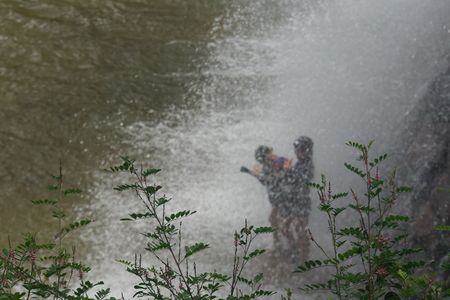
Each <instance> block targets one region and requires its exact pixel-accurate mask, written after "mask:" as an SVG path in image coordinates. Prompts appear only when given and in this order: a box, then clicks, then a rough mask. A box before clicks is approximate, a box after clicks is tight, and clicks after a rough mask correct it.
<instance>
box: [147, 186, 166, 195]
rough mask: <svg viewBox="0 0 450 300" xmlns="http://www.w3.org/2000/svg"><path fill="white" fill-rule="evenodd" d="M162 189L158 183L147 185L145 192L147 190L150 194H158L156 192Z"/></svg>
mask: <svg viewBox="0 0 450 300" xmlns="http://www.w3.org/2000/svg"><path fill="white" fill-rule="evenodd" d="M160 189H162V186H160V185H157V186H147V187H146V188H145V192H146V193H147V194H148V195H153V194H156V192H157V191H159V190H160Z"/></svg>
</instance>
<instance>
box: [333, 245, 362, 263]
mask: <svg viewBox="0 0 450 300" xmlns="http://www.w3.org/2000/svg"><path fill="white" fill-rule="evenodd" d="M361 253H363V249H362V247H361V246H354V247H352V248H350V249H348V250H347V251H344V252H342V253H339V254H338V258H339V260H341V261H345V260H347V259H349V258H351V257H353V256H355V255H358V254H361Z"/></svg>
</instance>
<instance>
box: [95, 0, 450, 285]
mask: <svg viewBox="0 0 450 300" xmlns="http://www.w3.org/2000/svg"><path fill="white" fill-rule="evenodd" d="M448 15H450V3H449V2H448V1H447V0H436V1H432V2H431V1H419V0H397V1H392V0H389V1H388V0H382V1H351V0H346V1H339V2H336V3H330V2H327V1H309V2H303V3H297V2H296V1H274V2H271V1H261V2H259V1H258V2H256V3H249V2H240V3H234V2H231V4H230V6H229V9H228V10H227V11H225V12H224V14H223V16H222V17H219V18H217V19H216V21H215V26H214V27H213V29H212V30H211V33H210V34H211V41H210V42H209V43H208V44H207V45H205V48H206V49H207V50H208V52H209V53H210V55H209V57H208V60H207V61H205V62H203V63H201V64H199V66H198V72H199V75H198V79H196V80H193V82H191V84H190V89H189V93H187V94H186V95H185V96H184V97H185V102H186V103H190V105H187V106H186V107H187V108H185V109H180V108H179V107H177V108H173V109H172V110H170V111H169V112H167V113H166V114H164V115H163V116H161V117H160V118H158V119H157V120H140V121H138V122H136V123H135V124H133V125H131V126H129V127H127V128H126V129H125V132H126V135H127V136H128V137H129V139H128V141H127V142H128V143H129V145H130V146H131V147H132V148H133V149H135V151H136V152H135V153H131V154H130V156H133V155H134V156H135V157H140V158H142V159H145V160H146V161H147V162H148V163H149V164H150V165H152V166H155V167H158V168H161V169H163V172H162V175H161V176H159V177H158V181H159V182H161V183H162V184H163V185H164V187H165V192H166V193H167V194H169V195H170V196H171V197H172V198H173V199H174V203H176V204H175V206H177V208H183V209H194V210H197V211H198V214H197V215H196V216H195V217H193V218H192V219H191V220H190V222H188V223H189V224H187V229H186V231H190V232H191V233H190V234H189V233H188V236H187V238H188V239H196V240H198V239H200V240H203V241H206V242H208V243H210V244H211V247H212V248H213V250H212V251H209V253H207V254H204V256H203V257H201V259H200V260H202V262H203V264H205V265H207V266H209V267H210V269H214V268H216V269H224V270H227V269H229V267H230V266H229V265H230V262H231V257H232V233H233V231H234V229H237V228H239V226H241V225H242V224H243V220H244V219H245V218H247V219H248V220H249V222H250V223H254V224H257V225H268V214H269V212H270V205H269V203H268V201H267V195H266V192H265V189H264V187H262V186H261V185H260V184H259V183H258V182H257V181H256V180H255V179H254V178H251V177H250V176H248V175H245V174H241V173H239V168H240V166H241V165H247V166H250V165H252V164H253V162H254V159H253V152H254V149H255V148H256V147H257V146H258V145H260V144H268V145H272V146H274V149H275V152H276V153H279V154H281V155H283V156H287V157H293V156H294V155H293V151H292V141H293V140H294V139H295V138H296V137H297V136H299V135H308V136H310V137H311V138H312V139H313V140H314V142H315V150H314V153H315V156H314V161H315V165H316V172H317V173H316V176H317V175H318V174H320V173H327V174H328V175H329V177H331V178H332V180H333V178H335V179H334V181H335V183H336V184H337V186H338V187H339V186H344V185H345V184H346V183H348V182H346V181H345V180H344V179H342V177H345V176H340V175H341V171H342V167H341V166H342V164H343V162H344V161H345V160H350V159H351V156H349V154H348V151H347V149H345V146H343V144H344V142H345V141H347V140H349V139H357V140H361V141H362V142H365V141H367V140H370V139H379V140H381V141H382V142H383V141H386V140H387V139H388V138H389V133H390V132H391V131H392V130H393V129H395V128H396V126H397V125H398V124H399V122H401V121H402V117H403V116H404V115H405V114H406V113H407V112H408V111H409V109H411V107H412V106H413V105H414V103H416V101H417V100H418V99H420V96H421V94H422V93H423V92H424V89H425V88H426V86H427V83H428V82H429V81H430V80H432V79H433V77H434V76H435V75H436V74H438V72H439V71H440V70H441V67H442V65H443V63H444V62H445V59H446V54H447V53H448V50H449V49H450V39H449V35H450V34H449V32H450V21H449V20H448V18H447V16H448ZM380 147H381V148H382V147H383V145H380ZM98 176H99V178H101V180H100V182H104V183H101V184H99V186H98V187H97V188H96V191H97V198H98V199H99V202H98V203H97V204H96V206H97V207H96V210H97V211H100V210H104V209H106V211H107V214H108V222H111V224H108V226H107V227H106V226H105V228H101V229H99V230H102V231H105V232H102V234H101V235H100V236H103V237H105V240H106V241H107V242H106V244H107V246H108V249H107V250H106V249H103V254H104V256H105V257H131V256H132V254H133V253H134V252H139V251H140V250H139V249H140V245H134V241H136V238H134V237H133V236H137V232H138V231H139V228H130V227H127V226H125V225H123V224H120V223H119V222H116V221H115V220H117V219H119V218H120V217H121V216H123V215H124V213H125V212H127V211H136V208H134V206H135V204H137V202H136V201H131V200H126V201H125V199H124V198H120V197H119V196H117V195H115V194H113V193H112V192H110V187H111V186H112V185H111V183H110V182H109V181H110V180H111V178H109V177H108V178H106V177H103V176H104V175H101V174H99V175H98ZM313 199H314V197H313ZM314 201H316V199H314V200H313V208H314V207H316V205H317V203H316V202H314ZM112 203H114V204H112ZM94 208H95V207H94ZM321 222H322V218H321V217H320V215H319V213H317V212H316V211H314V210H313V212H312V215H311V217H310V227H311V228H312V230H313V232H314V233H315V234H317V235H319V236H320V235H321V233H323V232H324V231H325V229H326V225H323V224H321ZM105 240H103V242H104V241H105ZM101 244H102V241H99V242H98V246H97V247H100V246H99V245H101ZM121 245H122V246H121ZM124 245H125V246H124ZM270 245H271V239H270V237H267V238H266V239H264V240H262V241H261V246H265V247H270ZM313 252H314V251H313ZM120 268H121V267H120V266H117V267H116V266H105V267H104V270H101V273H105V270H109V269H113V270H114V273H116V272H119V271H117V270H119V269H120ZM120 272H121V273H116V274H123V273H124V271H120ZM111 280H112V281H111ZM127 280H129V279H127V278H126V277H122V276H114V278H106V281H108V282H115V283H117V284H115V286H118V287H119V286H124V285H123V284H121V283H123V282H127Z"/></svg>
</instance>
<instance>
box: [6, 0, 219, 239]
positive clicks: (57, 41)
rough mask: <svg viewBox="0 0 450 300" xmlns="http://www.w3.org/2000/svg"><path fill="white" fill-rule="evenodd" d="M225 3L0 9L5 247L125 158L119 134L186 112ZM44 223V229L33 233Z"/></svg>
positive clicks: (135, 0)
mask: <svg viewBox="0 0 450 300" xmlns="http://www.w3.org/2000/svg"><path fill="white" fill-rule="evenodd" d="M222 11H223V3H222V2H220V1H209V0H204V1H202V0H195V1H184V0H172V1H169V0H152V1H143V0H142V1H141V0H114V1H113V0H102V1H94V0H92V1H76V0H24V1H19V0H11V1H9V0H3V1H1V2H0V95H1V97H0V145H1V151H0V163H1V168H0V191H1V192H0V228H1V231H0V241H5V238H6V236H7V235H8V234H10V235H12V236H16V233H18V232H21V231H26V230H29V229H30V228H36V226H38V227H39V226H40V225H39V224H41V225H42V226H43V225H44V224H45V223H43V222H44V221H42V216H41V215H39V213H36V211H30V210H29V208H30V206H29V200H30V199H33V198H39V197H41V196H43V195H45V194H46V185H47V184H48V183H49V182H50V180H49V175H50V174H52V173H56V172H57V169H58V161H59V159H61V160H62V164H63V168H64V169H65V170H66V173H67V176H66V178H67V183H66V184H67V186H73V185H78V186H80V187H81V188H82V189H84V190H89V187H90V185H91V184H92V182H91V181H92V178H91V172H92V171H93V170H97V169H99V168H100V167H102V166H105V165H108V163H109V161H110V160H111V159H115V158H116V157H117V156H118V155H119V154H122V153H126V152H127V146H126V145H124V144H123V143H122V136H121V131H120V130H119V129H120V127H122V126H127V125H129V124H131V123H133V122H136V121H137V120H149V119H151V118H158V115H159V114H161V113H163V112H164V111H165V109H166V108H168V107H171V106H172V107H173V106H183V105H187V104H186V103H187V102H188V101H186V95H187V94H188V86H187V83H188V82H191V81H192V80H193V79H194V78H195V77H196V76H198V75H197V74H198V72H197V71H198V69H199V66H201V64H202V61H203V60H204V59H205V57H206V55H207V52H206V47H205V45H206V44H207V43H208V40H209V39H210V38H211V36H210V30H211V24H212V22H213V21H214V18H216V17H217V16H219V15H220V14H221V13H222ZM36 224H37V225H36Z"/></svg>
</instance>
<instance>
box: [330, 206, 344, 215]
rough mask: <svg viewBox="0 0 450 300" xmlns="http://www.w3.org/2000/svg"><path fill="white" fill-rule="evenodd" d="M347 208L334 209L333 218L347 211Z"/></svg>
mask: <svg viewBox="0 0 450 300" xmlns="http://www.w3.org/2000/svg"><path fill="white" fill-rule="evenodd" d="M346 209H347V208H346V207H337V208H333V212H332V214H333V216H335V217H336V216H337V215H339V214H340V213H341V212H343V211H344V210H346Z"/></svg>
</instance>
